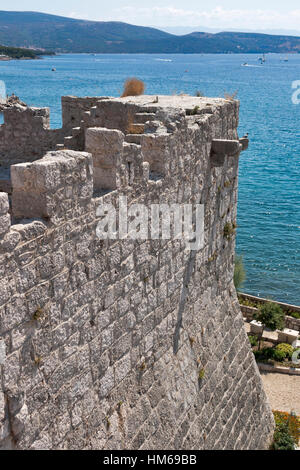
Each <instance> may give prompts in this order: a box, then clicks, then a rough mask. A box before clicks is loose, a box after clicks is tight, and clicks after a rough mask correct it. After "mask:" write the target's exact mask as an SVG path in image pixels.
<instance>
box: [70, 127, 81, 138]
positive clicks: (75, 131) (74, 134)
mask: <svg viewBox="0 0 300 470" xmlns="http://www.w3.org/2000/svg"><path fill="white" fill-rule="evenodd" d="M80 131H81V128H80V127H73V128H72V136H73V137H76V136H77V135H78V134H80Z"/></svg>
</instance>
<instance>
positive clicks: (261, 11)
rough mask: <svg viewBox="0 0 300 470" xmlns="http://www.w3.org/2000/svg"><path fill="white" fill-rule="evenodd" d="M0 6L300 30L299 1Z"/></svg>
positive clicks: (39, 1)
mask: <svg viewBox="0 0 300 470" xmlns="http://www.w3.org/2000/svg"><path fill="white" fill-rule="evenodd" d="M25 5H26V6H25ZM0 9H2V10H8V9H9V10H19V11H24V10H31V11H43V12H45V13H53V14H57V15H63V16H72V17H74V18H83V19H90V20H100V21H101V20H102V21H107V20H117V21H125V22H128V23H133V24H140V25H146V26H199V25H200V26H206V27H208V28H224V29H225V28H227V29H229V28H231V29H240V30H241V29H244V30H245V29H256V30H262V29H293V30H300V2H299V0H286V1H284V2H283V1H282V0H281V1H279V0H263V1H262V0H251V1H249V0H248V1H243V0H226V1H224V0H223V1H220V0H210V1H209V2H208V1H207V0H206V1H202V0H200V1H199V0H186V1H182V0H169V1H161V0H151V1H149V0H148V1H146V0H127V1H121V0H109V1H107V0H106V1H101V0H85V1H84V2H83V1H82V0H51V2H49V0H47V1H45V0H26V1H25V2H24V0H11V1H10V2H9V3H8V2H7V1H5V2H4V1H2V0H0Z"/></svg>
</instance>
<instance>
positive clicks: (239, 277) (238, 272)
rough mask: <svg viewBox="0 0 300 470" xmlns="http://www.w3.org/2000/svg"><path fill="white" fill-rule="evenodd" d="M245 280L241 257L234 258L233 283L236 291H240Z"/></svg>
mask: <svg viewBox="0 0 300 470" xmlns="http://www.w3.org/2000/svg"><path fill="white" fill-rule="evenodd" d="M245 280H246V271H245V268H244V262H243V257H242V256H236V257H235V263H234V275H233V282H234V286H235V288H236V289H240V288H241V287H242V285H243V284H244V282H245Z"/></svg>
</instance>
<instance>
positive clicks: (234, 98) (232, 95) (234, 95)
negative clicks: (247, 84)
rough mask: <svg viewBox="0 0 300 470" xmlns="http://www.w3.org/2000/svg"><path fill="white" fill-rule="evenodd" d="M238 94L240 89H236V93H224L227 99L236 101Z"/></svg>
mask: <svg viewBox="0 0 300 470" xmlns="http://www.w3.org/2000/svg"><path fill="white" fill-rule="evenodd" d="M237 94H238V91H237V90H236V91H235V92H234V93H232V94H230V93H227V92H226V91H225V93H224V98H225V100H228V101H234V100H236V99H237Z"/></svg>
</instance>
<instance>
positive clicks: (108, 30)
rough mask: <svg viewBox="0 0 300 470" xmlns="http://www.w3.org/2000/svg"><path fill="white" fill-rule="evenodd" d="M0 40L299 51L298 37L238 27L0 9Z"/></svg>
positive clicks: (114, 48) (168, 49)
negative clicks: (195, 28)
mask: <svg viewBox="0 0 300 470" xmlns="http://www.w3.org/2000/svg"><path fill="white" fill-rule="evenodd" d="M0 44H3V45H5V46H14V47H27V48H31V49H36V48H38V49H44V50H51V51H52V50H53V51H56V52H68V53H72V52H73V53H81V52H89V53H158V54H162V53H171V54H174V53H267V52H277V53H290V52H294V53H295V52H296V53H299V52H300V37H297V36H285V35H268V34H257V33H239V32H222V33H217V34H213V33H207V32H206V33H204V32H194V33H191V34H186V35H183V36H177V35H174V34H170V33H167V32H165V31H160V30H159V29H155V28H148V27H143V26H134V25H130V24H127V23H120V22H100V21H87V20H78V19H73V18H65V17H61V16H55V15H48V14H44V13H36V12H12V11H11V12H10V11H0Z"/></svg>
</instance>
